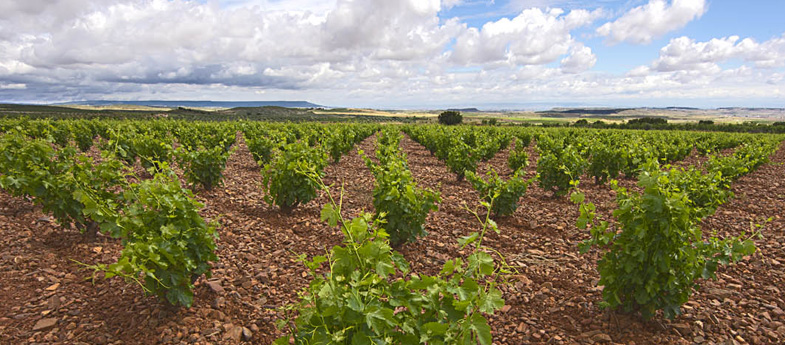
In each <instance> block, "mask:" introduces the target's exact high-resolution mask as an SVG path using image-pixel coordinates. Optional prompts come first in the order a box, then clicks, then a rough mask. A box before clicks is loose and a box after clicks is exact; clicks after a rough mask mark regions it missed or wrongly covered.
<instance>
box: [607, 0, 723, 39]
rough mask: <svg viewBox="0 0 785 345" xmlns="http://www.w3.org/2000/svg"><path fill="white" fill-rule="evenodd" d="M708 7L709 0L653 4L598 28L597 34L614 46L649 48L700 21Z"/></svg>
mask: <svg viewBox="0 0 785 345" xmlns="http://www.w3.org/2000/svg"><path fill="white" fill-rule="evenodd" d="M707 7H708V6H707V5H706V1H705V0H672V2H671V3H670V4H668V2H667V1H666V0H651V1H649V3H647V4H646V5H643V6H638V7H635V8H633V9H632V10H630V11H629V12H627V13H625V14H624V15H622V16H621V17H620V18H619V19H616V20H615V21H613V22H608V23H605V24H603V25H602V26H600V27H599V28H597V34H599V35H600V36H605V37H607V42H609V43H611V44H616V43H619V42H629V43H635V44H647V43H650V42H651V41H652V40H654V39H655V38H659V37H662V36H663V35H665V34H666V33H668V32H671V31H674V30H677V29H680V28H682V27H684V26H685V25H687V23H689V22H691V21H693V20H695V19H697V18H700V17H701V16H702V15H703V13H705V12H706V10H707Z"/></svg>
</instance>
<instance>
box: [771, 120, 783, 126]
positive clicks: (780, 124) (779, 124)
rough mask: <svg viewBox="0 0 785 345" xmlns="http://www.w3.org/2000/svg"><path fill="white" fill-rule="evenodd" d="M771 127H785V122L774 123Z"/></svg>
mask: <svg viewBox="0 0 785 345" xmlns="http://www.w3.org/2000/svg"><path fill="white" fill-rule="evenodd" d="M771 125H772V126H785V122H782V121H778V122H775V123H772V124H771Z"/></svg>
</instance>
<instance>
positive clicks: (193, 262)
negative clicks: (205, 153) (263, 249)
mask: <svg viewBox="0 0 785 345" xmlns="http://www.w3.org/2000/svg"><path fill="white" fill-rule="evenodd" d="M161 168H162V171H167V173H158V174H156V175H155V176H154V177H153V179H151V180H145V181H142V182H140V183H138V184H133V185H131V187H130V190H128V191H126V193H125V194H126V199H127V200H128V206H127V207H126V208H125V209H124V210H123V212H122V216H121V217H120V218H118V220H117V225H118V229H119V231H120V233H119V234H118V235H119V237H120V238H122V239H123V245H124V248H123V251H122V252H121V254H120V258H119V259H118V260H117V262H116V263H114V264H111V265H109V266H104V265H97V266H95V268H96V269H97V270H103V271H106V278H111V277H113V276H115V275H117V276H122V277H125V278H127V279H130V280H133V281H137V282H138V283H139V284H140V285H141V286H142V288H143V289H144V290H145V291H146V292H148V293H152V294H155V295H158V296H160V297H162V298H165V299H166V300H167V301H168V302H169V303H171V304H173V305H183V306H186V307H190V306H191V304H192V303H193V282H194V281H196V279H197V278H198V277H199V276H200V275H202V274H205V275H207V276H208V277H209V276H210V264H209V262H210V261H216V260H218V257H217V256H216V255H215V239H216V238H217V234H216V231H215V227H216V225H215V224H214V223H207V222H205V221H204V219H202V217H201V216H199V209H200V208H201V207H202V204H200V203H199V202H198V201H196V200H195V199H194V198H193V194H192V193H191V191H189V190H188V189H184V188H182V187H181V186H180V182H179V181H178V179H177V176H176V175H175V174H174V173H173V172H171V170H169V169H168V166H167V164H166V163H162V165H161ZM140 274H141V275H142V277H143V278H142V279H143V281H139V280H138V277H139V275H140Z"/></svg>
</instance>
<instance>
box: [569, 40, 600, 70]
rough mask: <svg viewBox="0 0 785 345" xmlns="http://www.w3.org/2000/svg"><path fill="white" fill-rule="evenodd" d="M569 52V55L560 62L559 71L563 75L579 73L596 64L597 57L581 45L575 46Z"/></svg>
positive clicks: (589, 49)
mask: <svg viewBox="0 0 785 345" xmlns="http://www.w3.org/2000/svg"><path fill="white" fill-rule="evenodd" d="M570 51H571V52H570V55H569V56H567V57H566V58H564V59H562V60H561V70H562V71H563V72H565V73H580V72H583V71H586V70H588V69H590V68H592V67H594V64H595V63H597V56H595V55H594V54H593V53H592V51H591V48H589V47H586V46H584V45H583V44H575V45H574V46H573V47H572V48H570Z"/></svg>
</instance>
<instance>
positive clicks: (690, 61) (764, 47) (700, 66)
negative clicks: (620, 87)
mask: <svg viewBox="0 0 785 345" xmlns="http://www.w3.org/2000/svg"><path fill="white" fill-rule="evenodd" d="M733 59H738V60H740V61H744V62H751V63H753V65H754V66H755V67H758V68H774V67H782V66H785V35H783V36H781V37H778V38H773V39H771V40H768V41H765V42H763V43H758V42H756V41H755V40H754V39H751V38H745V39H743V40H739V36H730V37H723V38H713V39H711V40H709V41H706V42H696V41H695V40H694V39H691V38H689V37H686V36H682V37H678V38H674V39H672V40H671V41H670V42H669V43H668V45H666V46H665V47H663V48H662V49H661V50H660V56H659V58H658V59H657V60H655V61H654V62H653V63H652V66H651V69H652V70H654V71H658V72H672V71H717V70H718V69H719V68H720V67H719V66H718V64H720V63H723V62H727V61H729V60H733Z"/></svg>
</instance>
